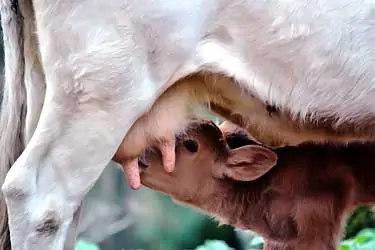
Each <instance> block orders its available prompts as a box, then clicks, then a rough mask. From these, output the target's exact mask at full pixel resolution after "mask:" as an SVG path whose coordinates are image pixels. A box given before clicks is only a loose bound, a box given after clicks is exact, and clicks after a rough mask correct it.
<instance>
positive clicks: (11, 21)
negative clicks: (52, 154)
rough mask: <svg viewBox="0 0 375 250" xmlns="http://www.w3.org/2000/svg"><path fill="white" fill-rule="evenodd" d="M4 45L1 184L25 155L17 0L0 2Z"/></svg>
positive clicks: (3, 244) (3, 227) (0, 221)
mask: <svg viewBox="0 0 375 250" xmlns="http://www.w3.org/2000/svg"><path fill="white" fill-rule="evenodd" d="M0 14H1V26H2V29H3V45H4V79H5V80H4V90H3V98H2V103H1V110H0V181H1V183H0V184H1V185H2V184H3V183H4V180H5V176H6V175H7V173H8V171H9V169H10V167H11V166H12V165H13V163H14V162H15V160H16V159H17V158H18V157H19V156H20V154H21V153H22V151H23V149H24V147H25V143H24V123H25V116H26V89H25V85H24V65H25V62H24V49H23V17H22V14H21V12H20V8H19V3H18V0H1V2H0ZM0 193H1V195H0V196H1V200H0V249H2V250H8V249H9V250H10V249H11V246H10V234H9V226H8V214H7V207H6V204H5V199H4V196H3V194H2V192H0Z"/></svg>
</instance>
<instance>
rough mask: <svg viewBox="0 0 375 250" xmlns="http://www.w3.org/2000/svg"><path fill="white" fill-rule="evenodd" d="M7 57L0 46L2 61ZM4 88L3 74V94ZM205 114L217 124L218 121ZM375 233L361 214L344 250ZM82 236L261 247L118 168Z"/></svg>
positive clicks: (224, 249)
mask: <svg viewBox="0 0 375 250" xmlns="http://www.w3.org/2000/svg"><path fill="white" fill-rule="evenodd" d="M0 35H1V33H0ZM1 41H2V39H1ZM3 55H4V54H3V47H2V46H0V57H1V58H2V59H3ZM3 66H4V62H3V60H1V61H0V67H1V68H3ZM2 84H3V75H2V74H0V87H1V88H0V89H1V90H2ZM1 94H2V91H0V100H1V96H2V95H1ZM201 113H202V115H205V116H207V117H209V118H211V119H213V120H214V121H216V122H219V118H218V117H215V116H213V115H211V114H209V113H206V112H205V111H201ZM374 228H375V220H374V216H373V214H372V212H371V211H370V209H369V208H368V207H361V208H358V209H357V210H355V211H354V212H353V214H352V216H351V217H350V218H349V220H348V222H347V225H346V233H345V234H344V236H343V241H342V243H341V250H370V249H371V250H374V249H375V229H374ZM79 232H80V233H79V240H78V242H77V245H76V250H131V249H132V250H136V249H138V250H140V249H143V250H229V249H236V250H255V249H262V245H263V241H262V238H260V237H258V236H256V235H255V234H253V233H252V232H249V231H240V230H236V229H234V228H232V227H231V226H220V227H219V226H218V225H217V223H216V222H215V221H214V220H213V219H212V218H210V217H208V216H205V215H203V214H201V213H198V212H196V211H194V210H193V209H191V208H188V207H182V206H180V205H177V204H175V203H173V202H172V201H171V199H170V198H168V197H166V196H164V195H162V194H159V193H156V192H153V191H151V190H149V189H146V188H142V189H141V190H139V191H132V190H131V189H129V188H128V186H127V184H126V181H125V179H124V177H123V174H122V172H121V171H120V170H119V169H118V168H117V166H116V165H115V164H114V163H110V164H109V165H108V166H107V168H106V169H105V171H104V173H103V174H102V176H101V177H100V179H99V180H98V182H97V183H96V185H95V186H94V187H93V189H92V190H91V191H90V192H89V194H88V195H87V196H86V198H85V205H84V212H83V217H82V219H81V223H80V227H79Z"/></svg>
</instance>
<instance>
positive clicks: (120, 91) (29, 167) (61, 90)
mask: <svg viewBox="0 0 375 250" xmlns="http://www.w3.org/2000/svg"><path fill="white" fill-rule="evenodd" d="M69 27H70V26H69ZM92 27H94V28H96V27H97V26H95V25H93V26H92ZM103 30H104V31H106V29H98V32H99V34H100V32H101V31H103ZM105 35H108V34H107V33H105V34H104V35H97V36H96V37H97V38H98V40H93V39H91V40H90V43H89V42H87V43H84V44H86V45H85V46H83V47H79V46H78V47H77V48H76V49H80V50H79V51H77V52H72V50H69V51H61V48H66V47H64V46H62V45H61V44H59V43H58V41H63V39H61V40H59V39H57V40H51V39H46V38H45V37H44V39H41V48H43V49H44V50H43V49H42V56H43V62H44V69H45V75H46V83H47V89H46V98H45V103H44V106H43V109H42V112H41V116H40V119H39V123H38V125H37V128H36V130H35V132H34V134H33V136H32V138H31V140H30V141H29V143H28V144H27V146H26V148H25V150H24V152H23V153H22V154H21V156H20V157H19V158H18V159H17V161H16V162H15V163H14V164H13V166H12V168H11V170H10V171H9V173H8V175H7V177H6V179H5V182H4V184H3V186H2V189H3V192H4V196H5V199H6V202H7V207H8V214H9V227H10V236H11V243H12V249H13V250H34V249H35V250H51V249H53V250H62V249H64V245H65V241H66V238H67V236H68V231H69V227H70V226H71V225H72V224H71V223H72V220H73V216H74V213H75V211H76V210H77V208H78V206H79V205H80V203H81V201H82V200H83V198H84V196H85V195H86V194H87V192H88V191H89V190H90V189H91V188H92V186H93V185H94V184H95V182H96V181H97V179H98V178H99V176H100V175H101V173H102V171H103V170H104V168H105V166H106V165H107V164H108V162H109V161H110V160H111V159H112V157H113V155H114V153H115V152H116V150H117V148H118V147H119V145H120V143H121V141H122V139H123V138H124V136H125V134H126V133H127V131H128V130H129V129H130V127H131V126H132V125H133V123H134V122H135V120H137V119H138V118H139V117H140V116H141V115H142V114H143V113H145V112H146V111H147V110H148V109H149V108H150V107H151V106H152V104H153V102H154V101H155V99H156V97H157V93H156V92H157V90H158V87H157V84H156V83H154V82H153V81H152V79H151V78H150V77H149V75H148V72H147V71H146V72H145V69H144V67H143V66H142V64H141V63H136V62H134V60H135V59H134V60H133V57H130V52H129V51H128V49H129V48H134V47H136V46H135V45H134V44H131V43H132V39H128V40H124V39H123V40H116V36H114V37H106V36H105ZM52 41H53V42H52ZM127 43H129V44H127ZM87 44H89V45H90V46H87ZM55 46H56V47H55ZM59 46H62V47H61V48H60V47H59ZM58 52H61V54H60V55H58V54H56V53H58ZM133 52H134V53H135V51H134V50H133ZM60 58H61V60H60ZM135 58H136V59H137V60H139V58H138V57H135Z"/></svg>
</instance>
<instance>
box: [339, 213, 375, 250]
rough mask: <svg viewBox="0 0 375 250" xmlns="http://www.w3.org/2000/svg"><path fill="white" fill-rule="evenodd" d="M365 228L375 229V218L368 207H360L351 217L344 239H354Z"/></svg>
mask: <svg viewBox="0 0 375 250" xmlns="http://www.w3.org/2000/svg"><path fill="white" fill-rule="evenodd" d="M363 228H375V218H374V215H373V213H372V212H371V210H370V209H369V208H368V207H360V208H358V209H356V210H355V211H354V213H353V214H352V215H351V216H350V218H349V219H348V222H347V224H346V228H345V229H346V230H345V231H346V234H345V237H344V239H348V238H352V237H354V236H355V235H356V234H357V233H358V232H359V231H360V230H362V229H363ZM374 249H375V248H374Z"/></svg>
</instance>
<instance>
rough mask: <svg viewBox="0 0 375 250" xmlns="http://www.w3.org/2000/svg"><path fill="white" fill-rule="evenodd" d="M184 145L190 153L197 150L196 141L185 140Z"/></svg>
mask: <svg viewBox="0 0 375 250" xmlns="http://www.w3.org/2000/svg"><path fill="white" fill-rule="evenodd" d="M184 146H185V148H186V149H187V150H188V151H189V152H191V153H196V152H197V151H198V143H197V142H196V141H193V140H186V141H184Z"/></svg>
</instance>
